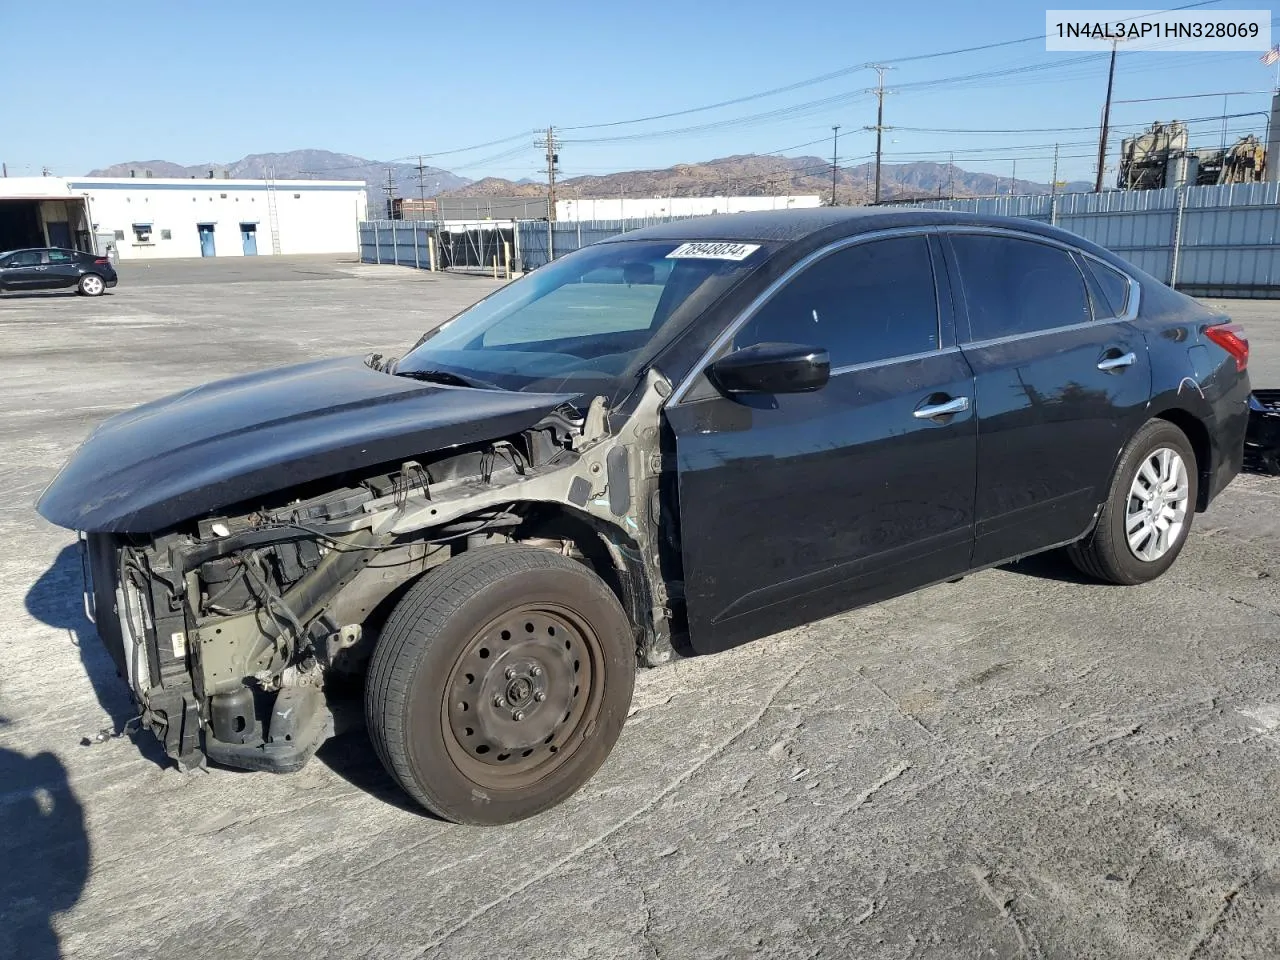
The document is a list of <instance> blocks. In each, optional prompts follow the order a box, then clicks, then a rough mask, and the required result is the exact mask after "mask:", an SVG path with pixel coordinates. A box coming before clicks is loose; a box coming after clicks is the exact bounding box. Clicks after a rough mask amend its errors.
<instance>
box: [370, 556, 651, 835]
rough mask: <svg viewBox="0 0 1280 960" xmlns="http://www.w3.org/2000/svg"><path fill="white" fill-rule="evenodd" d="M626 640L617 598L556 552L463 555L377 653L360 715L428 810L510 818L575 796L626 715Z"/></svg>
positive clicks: (468, 818) (413, 597)
mask: <svg viewBox="0 0 1280 960" xmlns="http://www.w3.org/2000/svg"><path fill="white" fill-rule="evenodd" d="M634 682H635V641H634V637H633V634H632V630H631V625H630V623H629V621H628V620H627V617H626V614H625V613H624V612H623V610H622V607H621V606H620V605H619V603H618V600H617V598H616V597H615V596H614V595H613V592H612V591H611V590H610V589H609V587H608V586H606V585H605V583H604V582H603V581H602V580H600V578H599V577H597V576H596V575H595V574H594V573H593V572H592V571H591V570H589V569H588V568H587V567H585V566H583V565H582V564H580V563H578V562H577V561H574V560H569V559H567V558H565V557H563V556H561V555H559V554H557V553H552V552H550V551H547V550H542V549H537V548H534V547H523V546H518V545H511V544H509V545H503V546H497V547H482V548H479V549H476V550H471V551H468V552H466V553H464V554H462V555H461V556H459V557H456V558H454V559H453V560H450V561H448V562H447V563H445V564H444V565H443V566H441V567H440V568H439V569H437V570H435V571H433V572H432V573H430V574H428V575H427V576H426V577H425V578H423V579H422V580H420V581H419V582H418V583H417V584H415V585H414V586H413V587H412V588H410V590H409V591H408V592H407V593H406V594H405V596H404V597H403V598H402V599H401V600H400V602H399V603H398V604H397V606H396V608H395V610H394V611H393V612H392V614H391V617H390V618H389V619H388V621H387V625H386V627H385V629H384V631H383V633H382V636H381V638H380V640H379V642H378V646H377V648H376V649H375V650H374V654H373V659H372V661H371V662H370V666H369V680H368V685H367V690H366V699H365V706H366V715H367V717H368V721H369V734H370V738H371V739H372V741H373V744H374V748H375V749H376V750H377V752H378V755H379V757H380V758H381V759H382V761H383V763H384V764H385V765H386V767H387V769H388V770H389V771H390V772H391V773H392V775H393V776H395V778H396V779H397V780H398V781H399V782H400V784H401V786H403V787H404V789H405V791H406V792H407V793H409V794H410V795H411V796H412V797H413V798H414V799H415V800H417V801H418V802H419V803H421V804H422V805H423V806H425V807H426V808H427V809H429V810H431V811H432V812H434V813H436V814H438V815H439V816H442V817H445V818H446V819H449V820H454V821H457V822H460V823H477V824H499V823H511V822H513V821H516V820H521V819H524V818H525V817H529V816H532V815H534V814H536V813H539V812H541V811H543V810H546V809H547V808H549V807H552V806H554V805H555V804H557V803H559V802H561V801H562V800H564V799H566V798H567V797H569V796H570V795H571V794H573V793H574V792H575V791H576V790H577V789H578V788H579V787H581V786H582V784H584V783H585V782H586V781H587V780H588V779H590V777H591V776H592V774H594V773H595V771H596V770H597V769H598V768H599V766H600V764H601V763H603V762H604V759H605V757H607V756H608V754H609V751H610V750H611V749H612V747H613V744H614V743H615V742H616V740H617V738H618V735H619V734H620V733H621V730H622V724H623V722H624V721H625V719H626V715H627V710H628V708H629V706H630V704H631V693H632V688H633V686H634Z"/></svg>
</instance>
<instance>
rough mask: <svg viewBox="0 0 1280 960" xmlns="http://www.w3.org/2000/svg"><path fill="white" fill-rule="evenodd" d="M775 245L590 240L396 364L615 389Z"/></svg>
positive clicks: (565, 388) (511, 382) (534, 383)
mask: <svg viewBox="0 0 1280 960" xmlns="http://www.w3.org/2000/svg"><path fill="white" fill-rule="evenodd" d="M693 248H701V249H693ZM746 248H750V249H749V250H747V249H746ZM744 250H745V253H744ZM708 253H710V254H711V255H708ZM768 253H769V251H768V249H766V247H765V245H762V244H681V243H678V242H675V241H657V240H635V241H631V240H624V241H619V242H616V243H601V244H596V245H593V246H589V247H585V248H583V249H582V250H579V251H576V252H575V253H571V254H569V255H567V256H565V257H563V258H561V259H559V260H555V261H553V262H552V263H549V264H547V265H546V266H544V267H540V268H539V269H537V270H535V271H533V272H532V273H530V274H529V275H528V276H526V277H524V278H523V279H521V280H518V281H516V282H515V283H512V284H510V285H508V286H506V287H503V288H502V289H501V290H499V291H498V292H497V293H495V294H493V295H492V296H490V297H487V298H486V299H484V300H481V301H480V302H479V303H477V304H476V305H475V306H474V307H471V308H470V309H469V310H466V311H464V312H462V313H461V314H459V315H458V316H456V317H454V318H453V319H452V320H450V321H449V322H447V323H445V324H444V325H442V326H441V327H439V328H438V329H437V330H435V331H434V332H432V333H430V334H428V335H427V336H426V337H424V338H423V339H422V340H421V341H420V342H419V343H418V345H417V346H416V347H415V348H414V349H413V350H412V351H411V352H410V353H408V354H407V355H406V356H405V357H404V358H403V359H402V360H401V361H400V363H399V364H398V365H397V367H396V373H397V374H400V375H404V376H413V375H414V374H419V375H426V374H438V373H445V374H453V375H455V376H457V377H459V378H462V379H470V380H472V381H476V382H478V383H480V384H483V385H488V386H493V387H498V388H501V389H505V390H523V391H529V392H534V393H538V392H542V393H554V392H571V393H603V394H606V395H613V394H614V392H615V389H624V388H625V387H626V386H627V384H626V381H627V378H628V377H629V376H630V375H631V374H632V373H634V372H635V370H636V369H638V367H639V366H640V365H642V364H643V362H644V360H645V359H646V357H647V356H648V352H647V351H648V348H649V347H650V345H651V344H653V343H654V342H655V340H656V338H657V337H658V334H659V333H660V331H662V330H664V329H665V328H668V327H670V326H679V325H683V324H684V323H686V322H688V321H690V320H691V319H693V318H694V317H696V316H697V315H698V314H699V313H701V312H702V311H703V310H704V309H706V307H707V306H709V305H710V304H711V303H713V302H715V301H716V300H718V299H719V298H720V296H722V295H723V294H724V293H725V292H726V291H727V290H729V288H730V287H732V286H734V285H736V284H737V283H738V282H739V281H740V280H741V279H742V278H743V277H745V276H746V275H747V274H749V273H750V272H751V271H752V270H754V269H755V268H756V266H758V265H759V264H760V263H762V262H763V261H764V260H765V259H766V258H767V256H768Z"/></svg>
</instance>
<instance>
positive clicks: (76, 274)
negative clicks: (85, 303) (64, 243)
mask: <svg viewBox="0 0 1280 960" xmlns="http://www.w3.org/2000/svg"><path fill="white" fill-rule="evenodd" d="M44 259H45V265H46V266H47V267H48V270H47V271H46V279H47V281H48V285H49V286H51V287H74V286H75V285H76V284H77V283H79V282H80V264H79V262H78V261H77V258H76V255H75V253H74V252H72V251H70V250H57V249H54V250H46V251H45V252H44Z"/></svg>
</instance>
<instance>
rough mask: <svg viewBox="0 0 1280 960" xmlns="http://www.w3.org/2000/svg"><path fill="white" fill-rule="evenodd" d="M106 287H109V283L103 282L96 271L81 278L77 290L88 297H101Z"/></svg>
mask: <svg viewBox="0 0 1280 960" xmlns="http://www.w3.org/2000/svg"><path fill="white" fill-rule="evenodd" d="M105 289H107V285H106V284H105V283H103V281H102V278H101V277H100V276H98V275H97V274H96V273H86V274H85V275H84V276H83V277H81V278H80V283H79V284H78V285H77V286H76V290H77V291H78V292H79V293H82V294H84V295H85V296H86V297H100V296H102V291H103V290H105Z"/></svg>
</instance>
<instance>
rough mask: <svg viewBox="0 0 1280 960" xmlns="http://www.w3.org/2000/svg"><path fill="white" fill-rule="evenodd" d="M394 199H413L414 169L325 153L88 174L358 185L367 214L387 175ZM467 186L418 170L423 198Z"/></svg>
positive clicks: (382, 199) (379, 200) (161, 163)
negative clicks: (349, 182)
mask: <svg viewBox="0 0 1280 960" xmlns="http://www.w3.org/2000/svg"><path fill="white" fill-rule="evenodd" d="M388 171H390V176H391V183H392V185H393V188H394V190H395V196H397V197H416V196H418V193H419V188H418V165H417V164H415V163H391V162H386V161H382V160H366V159H365V158H364V157H353V156H351V155H350V154H346V153H333V152H331V151H329V150H290V151H289V152H288V153H252V154H250V155H249V156H247V157H244V158H243V159H240V160H236V161H233V162H231V163H197V164H192V165H191V166H183V165H182V164H180V163H171V162H170V161H168V160H131V161H129V162H128V163H113V164H112V165H111V166H109V167H103V168H102V169H100V170H91V171H89V173H88V174H87V176H90V177H130V176H133V177H145V176H147V174H148V172H150V175H151V176H153V177H179V178H181V179H187V178H190V177H196V178H197V179H203V178H205V177H219V178H220V177H223V176H227V177H230V178H232V179H237V178H239V179H248V180H261V179H264V178H266V177H268V176H274V177H276V178H277V179H280V180H363V181H364V182H365V184H366V187H365V194H366V195H367V196H368V198H369V212H370V213H371V214H372V213H374V212H375V211H376V212H377V213H381V212H382V211H384V210H385V209H386V190H385V187H386V185H387V174H388ZM470 182H471V181H470V180H468V179H466V178H465V177H459V176H457V175H455V174H452V173H450V172H449V171H448V170H441V169H440V168H439V167H427V166H424V167H423V168H422V193H424V194H425V195H426V196H428V197H434V196H436V195H437V194H440V193H444V192H445V191H448V190H456V189H458V188H459V187H464V186H466V185H467V184H468V183H470Z"/></svg>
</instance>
